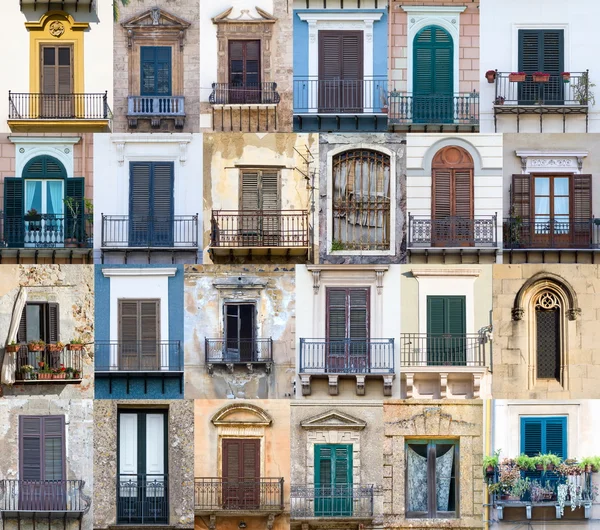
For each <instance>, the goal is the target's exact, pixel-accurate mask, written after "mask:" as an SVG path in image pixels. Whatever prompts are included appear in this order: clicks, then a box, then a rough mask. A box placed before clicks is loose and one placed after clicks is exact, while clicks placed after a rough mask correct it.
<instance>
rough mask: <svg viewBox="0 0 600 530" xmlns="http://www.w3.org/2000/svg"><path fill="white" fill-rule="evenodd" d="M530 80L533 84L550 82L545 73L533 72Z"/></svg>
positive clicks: (548, 76)
mask: <svg viewBox="0 0 600 530" xmlns="http://www.w3.org/2000/svg"><path fill="white" fill-rule="evenodd" d="M531 78H532V79H533V82H534V83H547V82H548V81H549V80H550V74H547V73H546V72H533V74H531Z"/></svg>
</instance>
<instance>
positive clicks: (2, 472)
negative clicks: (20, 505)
mask: <svg viewBox="0 0 600 530" xmlns="http://www.w3.org/2000/svg"><path fill="white" fill-rule="evenodd" d="M0 285H2V284H1V282H0ZM92 408H93V401H92V400H91V399H77V400H71V399H52V400H50V399H45V398H41V399H37V398H31V399H23V398H15V399H3V400H0V455H2V456H1V457H0V479H3V478H5V479H18V478H19V416H20V415H29V416H48V415H56V416H58V415H60V416H65V448H66V472H67V474H66V477H65V478H66V479H67V480H82V481H84V483H85V484H84V485H83V490H82V491H83V496H82V500H86V499H85V496H87V497H88V499H87V500H88V501H91V497H92V490H93V489H94V484H93V473H92V444H91V443H90V440H91V438H92V434H93V425H92V421H93V416H92ZM92 510H93V504H92V508H90V510H89V511H88V512H87V513H86V514H84V515H83V519H82V525H81V529H82V530H91V528H92ZM41 526H43V528H44V529H45V530H46V529H47V530H59V529H60V530H63V524H62V521H54V522H53V523H52V525H51V528H50V529H48V523H47V521H46V522H44V523H42V525H41ZM3 528H4V530H17V529H20V530H31V529H33V528H34V526H33V523H32V522H31V520H29V521H28V520H21V523H20V525H19V524H18V523H17V520H16V519H8V520H4V521H3ZM37 528H40V523H39V521H38V525H37ZM78 528H79V526H78V522H77V520H70V521H69V522H68V523H67V526H66V530H78Z"/></svg>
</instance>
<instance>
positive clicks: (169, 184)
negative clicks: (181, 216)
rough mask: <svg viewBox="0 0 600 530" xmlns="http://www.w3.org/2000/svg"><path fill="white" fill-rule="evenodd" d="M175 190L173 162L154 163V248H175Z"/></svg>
mask: <svg viewBox="0 0 600 530" xmlns="http://www.w3.org/2000/svg"><path fill="white" fill-rule="evenodd" d="M173 189H174V166H173V162H153V163H152V176H151V194H152V195H151V196H152V200H151V204H150V215H151V217H152V244H153V246H162V247H171V246H173V222H174V219H173V210H174V206H173V203H174V200H173Z"/></svg>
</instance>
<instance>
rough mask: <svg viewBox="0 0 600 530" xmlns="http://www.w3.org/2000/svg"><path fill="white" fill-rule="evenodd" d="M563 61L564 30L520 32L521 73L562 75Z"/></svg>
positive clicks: (523, 30) (527, 30) (524, 30)
mask: <svg viewBox="0 0 600 530" xmlns="http://www.w3.org/2000/svg"><path fill="white" fill-rule="evenodd" d="M563 60H564V34H563V31H562V30H537V29H522V30H519V71H522V72H526V73H528V74H531V73H533V72H547V73H549V74H560V73H561V72H562V71H563Z"/></svg>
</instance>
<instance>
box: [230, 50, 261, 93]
mask: <svg viewBox="0 0 600 530" xmlns="http://www.w3.org/2000/svg"><path fill="white" fill-rule="evenodd" d="M260 62H261V61H260V40H230V41H229V87H230V91H229V103H240V104H257V103H260V102H261V83H260V80H261V64H260Z"/></svg>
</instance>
